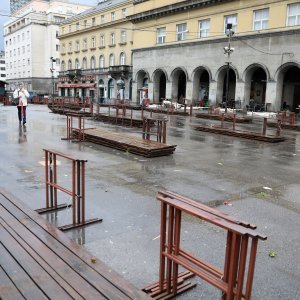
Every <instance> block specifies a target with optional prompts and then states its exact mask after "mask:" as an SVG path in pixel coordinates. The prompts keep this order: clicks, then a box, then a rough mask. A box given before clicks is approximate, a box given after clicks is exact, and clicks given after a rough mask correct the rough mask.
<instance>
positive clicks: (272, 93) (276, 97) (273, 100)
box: [266, 80, 281, 112]
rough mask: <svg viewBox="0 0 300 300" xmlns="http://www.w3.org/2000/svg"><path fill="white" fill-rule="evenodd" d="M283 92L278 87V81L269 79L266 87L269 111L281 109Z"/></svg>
mask: <svg viewBox="0 0 300 300" xmlns="http://www.w3.org/2000/svg"><path fill="white" fill-rule="evenodd" d="M280 97H281V92H280V89H279V88H278V87H277V82H276V81H273V80H272V81H268V82H267V88H266V104H267V103H270V104H269V105H268V110H269V111H275V112H276V111H279V110H280V107H281V99H280Z"/></svg>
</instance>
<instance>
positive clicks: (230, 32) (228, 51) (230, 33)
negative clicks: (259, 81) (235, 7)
mask: <svg viewBox="0 0 300 300" xmlns="http://www.w3.org/2000/svg"><path fill="white" fill-rule="evenodd" d="M226 34H227V36H228V46H227V47H224V54H227V58H228V60H227V62H226V64H227V76H226V97H225V113H227V103H228V97H229V70H230V54H231V53H232V52H233V51H234V48H232V47H231V44H230V43H231V38H232V36H233V35H234V31H233V30H232V24H231V23H228V24H227V25H226Z"/></svg>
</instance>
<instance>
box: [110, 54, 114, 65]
mask: <svg viewBox="0 0 300 300" xmlns="http://www.w3.org/2000/svg"><path fill="white" fill-rule="evenodd" d="M114 65H115V56H114V54H113V53H111V54H110V55H109V66H110V67H113V66H114Z"/></svg>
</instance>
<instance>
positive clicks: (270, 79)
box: [127, 0, 300, 110]
mask: <svg viewBox="0 0 300 300" xmlns="http://www.w3.org/2000/svg"><path fill="white" fill-rule="evenodd" d="M132 4H133V6H132V10H131V12H132V13H131V14H128V17H127V18H128V20H130V21H131V22H132V24H133V33H134V34H133V80H134V81H133V101H136V102H138V101H140V98H141V94H140V91H141V90H144V89H145V88H147V89H148V97H149V98H150V101H152V102H156V103H157V102H161V101H162V99H164V98H171V99H174V100H178V99H179V98H180V97H182V96H183V97H184V98H186V99H187V101H192V102H197V101H203V100H205V101H206V102H208V103H211V104H215V103H220V104H221V105H222V104H223V102H224V101H226V99H227V100H228V99H229V100H230V102H231V104H234V105H235V103H239V105H242V106H247V107H251V108H252V109H256V110H264V109H272V110H280V109H281V108H282V105H283V103H284V102H285V105H286V106H287V107H288V108H290V109H291V110H295V109H296V108H298V107H299V105H300V73H299V68H300V64H299V61H300V52H299V47H298V46H299V41H300V35H299V32H300V1H297V0H294V1H293V0H286V1H276V0H240V1H238V0H232V1H230V0H229V1H228V0H227V1H226V0H224V1H222V0H220V1H211V0H207V1H203V0H198V1H171V0H133V2H132ZM228 24H229V27H230V26H231V28H230V29H229V28H227V27H228ZM229 36H230V38H231V40H230V45H229ZM228 46H229V47H230V55H229V57H228ZM233 48H234V49H233ZM226 51H227V52H226ZM224 52H225V54H224ZM228 63H229V68H228ZM227 70H229V71H227ZM227 76H228V77H229V87H228V89H227V92H226V91H225V90H226V81H227ZM226 93H228V95H227V97H225V94H226Z"/></svg>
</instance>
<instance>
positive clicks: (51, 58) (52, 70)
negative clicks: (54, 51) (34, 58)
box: [50, 56, 56, 101]
mask: <svg viewBox="0 0 300 300" xmlns="http://www.w3.org/2000/svg"><path fill="white" fill-rule="evenodd" d="M50 61H51V69H50V71H51V77H52V101H53V99H54V92H55V86H54V71H55V68H54V63H55V62H56V59H55V58H54V57H52V56H51V57H50Z"/></svg>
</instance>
